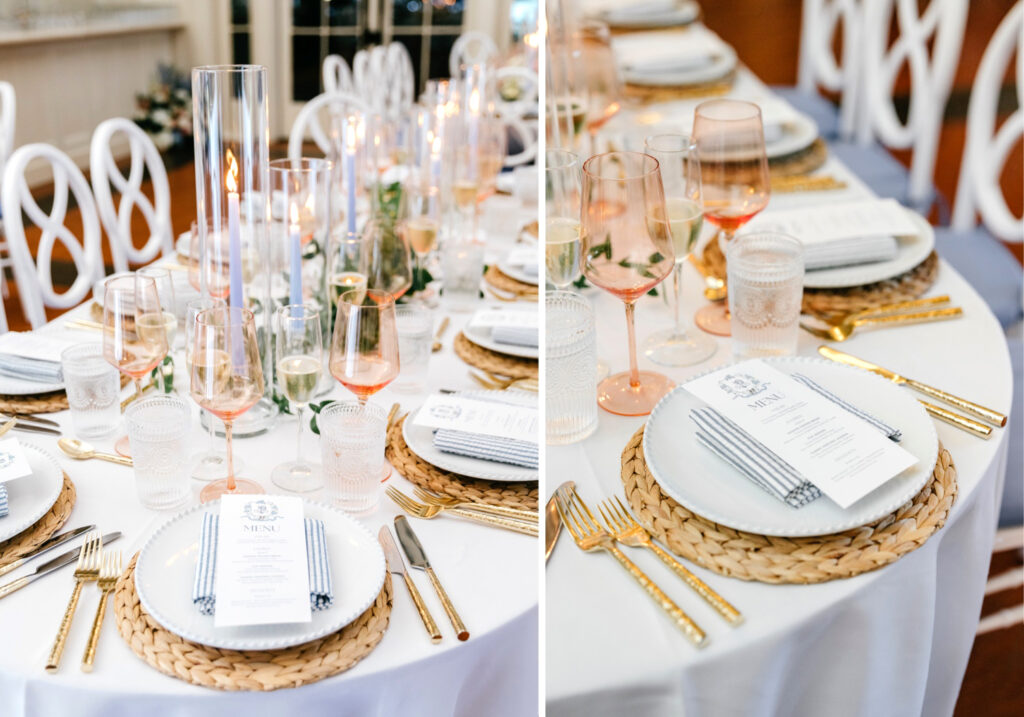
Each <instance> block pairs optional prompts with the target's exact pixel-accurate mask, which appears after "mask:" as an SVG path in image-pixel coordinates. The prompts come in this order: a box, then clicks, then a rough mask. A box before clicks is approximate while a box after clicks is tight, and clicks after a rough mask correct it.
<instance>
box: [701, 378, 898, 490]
mask: <svg viewBox="0 0 1024 717" xmlns="http://www.w3.org/2000/svg"><path fill="white" fill-rule="evenodd" d="M793 378H794V379H795V380H797V381H799V382H800V383H802V384H803V385H805V386H807V387H808V388H810V389H811V390H813V391H815V392H817V393H818V394H820V395H821V396H823V397H825V398H827V399H828V400H830V401H832V402H833V403H835V404H836V405H837V406H839V407H840V408H842V409H844V410H846V411H849V412H850V413H851V414H853V415H855V416H857V417H858V418H860V419H862V420H864V421H867V422H868V423H870V424H871V425H872V426H874V427H875V428H876V429H877V430H878V431H880V432H882V433H884V434H885V435H886V436H888V437H889V439H890V440H893V441H896V442H899V440H900V439H901V437H902V436H901V433H900V431H899V430H898V429H895V428H893V427H891V426H889V425H888V424H887V423H885V422H884V421H882V420H881V419H879V418H877V417H875V416H873V415H872V414H870V413H867V412H865V411H862V410H861V409H859V408H857V407H856V406H854V405H853V404H851V403H849V402H847V401H844V400H843V399H841V398H839V396H836V395H835V394H834V393H832V392H831V391H829V390H828V389H826V388H824V387H822V386H821V385H820V384H818V383H816V382H815V381H813V380H812V379H810V378H808V377H807V376H803V375H801V374H793ZM690 419H691V420H692V421H693V422H694V423H696V424H697V441H698V442H699V443H700V444H701V445H702V446H704V447H705V448H707V449H709V450H710V451H711V452H712V453H714V454H715V455H716V456H718V457H719V458H721V459H722V460H724V461H725V462H726V463H728V464H729V465H731V466H732V467H733V468H735V469H736V470H738V471H739V472H740V473H742V474H743V475H745V476H746V477H747V478H749V479H750V480H751V481H752V482H753V483H755V484H756V485H758V486H760V487H761V488H762V489H764V490H765V491H766V492H768V493H769V494H771V495H773V496H775V497H776V498H778V499H779V500H781V501H783V502H785V503H786V504H787V505H789V506H791V507H793V508H802V507H803V506H805V505H807V504H808V503H810V502H811V501H814V500H816V499H817V498H820V497H821V491H820V490H819V489H818V487H817V486H815V485H814V484H813V483H811V482H810V481H809V480H807V479H806V478H805V477H804V476H803V475H802V474H800V472H799V471H797V470H796V469H795V468H793V466H791V465H790V464H789V463H787V462H786V461H784V460H782V458H780V457H779V456H777V455H776V454H775V453H774V452H772V450H771V449H770V448H768V447H767V446H766V445H764V444H763V443H761V442H760V441H759V440H757V439H756V438H754V436H752V435H750V434H749V433H747V432H746V431H744V430H743V429H742V428H740V427H739V426H738V425H736V424H735V423H733V422H732V421H730V420H729V419H728V418H726V417H725V416H723V415H722V414H720V413H719V412H718V411H716V410H715V409H713V408H709V407H705V408H698V409H694V410H693V411H691V412H690Z"/></svg>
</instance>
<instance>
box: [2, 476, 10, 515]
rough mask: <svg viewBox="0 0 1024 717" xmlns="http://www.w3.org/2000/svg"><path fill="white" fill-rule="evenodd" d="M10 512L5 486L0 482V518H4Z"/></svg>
mask: <svg viewBox="0 0 1024 717" xmlns="http://www.w3.org/2000/svg"><path fill="white" fill-rule="evenodd" d="M9 512H10V507H9V506H8V505H7V486H6V485H4V484H3V483H0V518H6V517H7V514H8V513H9Z"/></svg>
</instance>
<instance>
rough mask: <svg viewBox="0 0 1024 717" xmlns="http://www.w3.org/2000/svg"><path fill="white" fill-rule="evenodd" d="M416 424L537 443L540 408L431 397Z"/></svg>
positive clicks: (441, 396)
mask: <svg viewBox="0 0 1024 717" xmlns="http://www.w3.org/2000/svg"><path fill="white" fill-rule="evenodd" d="M413 424H414V425H417V426H426V427H428V428H446V429H449V430H452V431H464V432H466V433H476V434H479V435H484V436H497V437H499V438H509V439H512V440H516V441H528V442H530V443H536V442H537V433H538V429H537V409H536V408H528V407H525V406H513V405H509V404H504V403H495V402H492V401H478V400H476V399H472V398H465V397H462V396H453V395H444V394H442V395H435V396H431V397H429V398H428V399H427V400H426V402H425V403H424V404H423V407H422V408H420V410H419V411H418V412H417V413H416V420H415V421H413Z"/></svg>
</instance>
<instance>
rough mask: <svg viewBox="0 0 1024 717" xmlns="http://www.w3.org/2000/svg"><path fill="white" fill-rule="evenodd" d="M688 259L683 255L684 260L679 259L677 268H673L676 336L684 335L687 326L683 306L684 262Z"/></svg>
mask: <svg viewBox="0 0 1024 717" xmlns="http://www.w3.org/2000/svg"><path fill="white" fill-rule="evenodd" d="M685 261H686V257H683V259H682V261H677V262H676V265H675V268H674V269H673V270H672V289H673V290H674V291H675V294H676V296H675V299H676V300H675V305H674V306H673V307H672V308H673V310H674V311H675V324H674V325H675V327H676V330H675V333H676V337H679V336H683V335H684V334H686V327H685V326H683V312H682V311H681V309H682V306H683V263H684V262H685Z"/></svg>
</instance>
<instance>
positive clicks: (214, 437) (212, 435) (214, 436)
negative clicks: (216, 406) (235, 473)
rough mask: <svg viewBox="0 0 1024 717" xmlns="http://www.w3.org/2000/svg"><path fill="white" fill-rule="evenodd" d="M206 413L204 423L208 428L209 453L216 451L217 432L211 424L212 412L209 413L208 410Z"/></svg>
mask: <svg viewBox="0 0 1024 717" xmlns="http://www.w3.org/2000/svg"><path fill="white" fill-rule="evenodd" d="M206 415H207V421H206V424H207V427H208V428H209V429H210V453H216V452H217V432H216V430H215V429H214V426H213V414H212V413H210V412H209V411H207V412H206Z"/></svg>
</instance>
